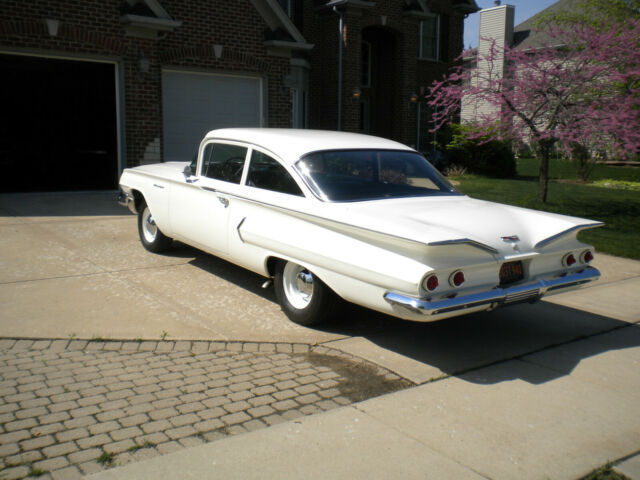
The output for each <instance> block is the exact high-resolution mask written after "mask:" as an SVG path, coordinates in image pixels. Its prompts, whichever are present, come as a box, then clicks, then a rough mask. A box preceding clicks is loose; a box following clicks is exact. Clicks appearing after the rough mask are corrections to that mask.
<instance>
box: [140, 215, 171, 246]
mask: <svg viewBox="0 0 640 480" xmlns="http://www.w3.org/2000/svg"><path fill="white" fill-rule="evenodd" d="M138 233H139V235H140V241H141V242H142V246H143V247H144V248H146V249H147V250H149V251H150V252H153V253H159V252H162V251H164V250H167V249H168V248H169V247H170V246H171V243H172V242H173V240H172V239H171V238H169V237H167V236H166V235H165V234H164V233H162V232H161V231H160V229H159V228H158V226H157V225H156V222H155V220H154V219H153V216H152V215H151V210H149V207H148V206H147V205H143V208H142V210H141V211H140V213H139V214H138Z"/></svg>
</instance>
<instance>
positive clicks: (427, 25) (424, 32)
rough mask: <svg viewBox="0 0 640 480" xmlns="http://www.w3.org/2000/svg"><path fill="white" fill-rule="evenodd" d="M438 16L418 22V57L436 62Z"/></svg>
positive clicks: (438, 28) (438, 34)
mask: <svg viewBox="0 0 640 480" xmlns="http://www.w3.org/2000/svg"><path fill="white" fill-rule="evenodd" d="M439 36H440V16H439V15H434V16H433V17H429V18H426V19H424V20H422V21H421V22H420V44H419V52H418V56H419V57H420V58H424V59H427V60H438V58H439V57H438V48H439V45H438V38H439Z"/></svg>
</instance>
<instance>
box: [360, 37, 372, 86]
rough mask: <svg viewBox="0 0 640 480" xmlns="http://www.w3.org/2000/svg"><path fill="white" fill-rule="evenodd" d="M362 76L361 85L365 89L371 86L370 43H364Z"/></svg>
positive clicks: (362, 49) (362, 48)
mask: <svg viewBox="0 0 640 480" xmlns="http://www.w3.org/2000/svg"><path fill="white" fill-rule="evenodd" d="M361 52H362V75H361V79H360V84H361V85H362V86H363V87H370V86H371V44H370V43H369V42H362V47H361Z"/></svg>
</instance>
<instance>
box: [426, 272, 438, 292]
mask: <svg viewBox="0 0 640 480" xmlns="http://www.w3.org/2000/svg"><path fill="white" fill-rule="evenodd" d="M438 285H439V282H438V277H437V276H436V275H429V276H428V277H427V278H425V280H424V282H423V286H424V289H425V290H427V291H428V292H433V291H434V290H435V289H436V288H438Z"/></svg>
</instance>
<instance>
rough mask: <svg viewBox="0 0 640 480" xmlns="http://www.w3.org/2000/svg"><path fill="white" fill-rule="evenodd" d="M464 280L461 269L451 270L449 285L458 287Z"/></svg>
mask: <svg viewBox="0 0 640 480" xmlns="http://www.w3.org/2000/svg"><path fill="white" fill-rule="evenodd" d="M464 280H465V278H464V273H462V270H458V271H457V272H453V273H452V274H451V276H450V277H449V285H451V286H452V287H459V286H460V285H462V284H463V283H464Z"/></svg>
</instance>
